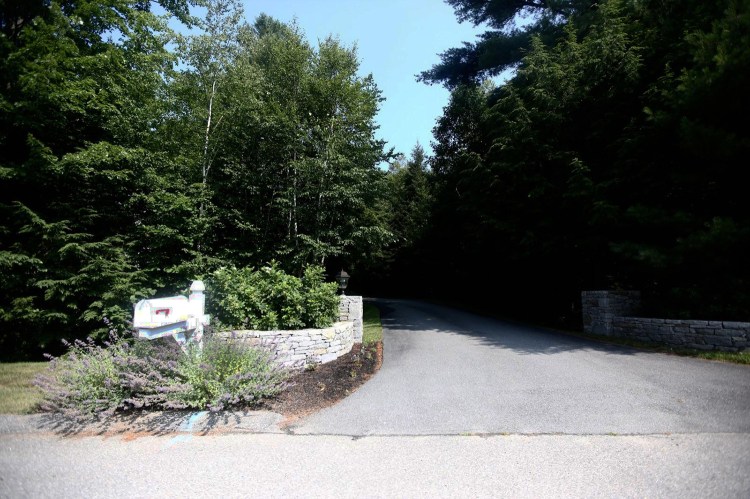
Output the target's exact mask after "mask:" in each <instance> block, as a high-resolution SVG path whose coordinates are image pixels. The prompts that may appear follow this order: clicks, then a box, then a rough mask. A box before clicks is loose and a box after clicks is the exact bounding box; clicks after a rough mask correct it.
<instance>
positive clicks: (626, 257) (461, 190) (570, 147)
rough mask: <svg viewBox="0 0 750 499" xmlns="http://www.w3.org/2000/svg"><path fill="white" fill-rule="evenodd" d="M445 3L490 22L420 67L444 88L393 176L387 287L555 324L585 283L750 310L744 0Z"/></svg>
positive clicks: (666, 306)
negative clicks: (506, 74)
mask: <svg viewBox="0 0 750 499" xmlns="http://www.w3.org/2000/svg"><path fill="white" fill-rule="evenodd" d="M448 3H450V4H451V5H452V6H453V7H454V8H455V11H456V14H457V16H458V19H459V20H462V21H468V22H473V23H477V24H481V25H484V26H487V27H488V28H489V29H488V31H487V32H486V33H485V34H484V35H482V36H481V37H480V38H479V40H478V41H477V42H475V43H468V42H467V43H465V44H464V46H462V47H459V48H455V49H451V50H449V51H447V52H445V53H444V54H442V55H441V62H440V63H439V64H437V65H436V66H434V67H433V68H431V69H428V70H426V71H424V72H423V73H422V74H421V75H419V77H420V79H421V80H423V81H424V82H426V83H428V84H443V85H445V86H446V87H447V88H449V89H450V90H451V98H450V103H449V104H448V106H446V108H445V109H444V113H443V115H442V117H440V118H439V120H438V123H437V124H436V126H435V128H434V138H435V141H434V144H433V146H434V151H435V154H434V157H432V158H430V159H429V161H427V164H428V165H429V167H430V168H429V169H422V171H418V169H415V165H416V164H422V163H423V160H422V158H421V153H420V152H419V151H415V154H414V155H413V159H412V162H411V163H409V164H410V165H411V167H410V168H406V169H405V170H403V171H401V170H399V172H398V174H397V176H399V177H401V179H402V181H401V182H400V184H401V186H400V187H399V189H401V190H400V191H399V190H396V191H393V192H394V194H395V197H394V201H393V203H395V206H396V207H397V209H396V210H395V211H396V213H399V209H405V210H406V212H407V213H411V214H412V215H415V217H414V218H409V216H408V215H407V216H406V218H403V217H402V218H400V221H399V222H397V223H396V224H395V225H394V230H395V232H396V233H397V234H398V235H399V237H400V240H401V244H400V246H399V247H398V248H397V249H396V250H395V251H394V253H393V254H391V255H390V258H389V260H390V261H392V262H393V265H392V269H393V275H390V276H388V278H387V279H386V280H385V281H383V282H382V283H383V285H386V286H387V285H388V284H391V285H393V284H396V285H400V283H405V282H407V281H408V282H410V283H413V285H414V284H415V285H416V286H417V287H414V286H412V288H411V289H409V291H410V292H413V293H416V294H421V295H424V296H431V297H433V298H437V299H447V300H452V301H459V302H466V303H467V304H470V305H473V306H475V307H476V306H478V307H483V308H485V309H486V310H491V311H494V312H496V313H500V314H506V315H510V316H516V317H519V318H524V319H531V320H536V321H543V322H548V323H555V324H563V325H568V326H576V325H577V323H578V321H580V312H579V306H580V292H581V290H583V289H621V288H624V289H639V290H641V291H642V293H643V294H644V298H645V302H646V306H647V309H646V310H645V313H647V314H656V315H655V316H657V317H660V316H661V317H664V316H668V317H675V318H677V317H691V318H695V319H712V318H713V319H725V320H727V319H736V320H750V263H749V262H750V259H748V255H750V204H749V203H750V197H748V195H747V192H746V190H747V189H746V188H747V186H746V184H745V183H744V182H743V181H742V180H741V179H742V178H744V175H743V174H742V172H743V171H746V170H747V164H748V163H747V161H748V158H750V133H748V132H749V131H750V125H749V123H750V122H749V121H748V119H747V112H748V110H750V98H749V95H750V94H748V92H747V89H748V88H750V2H748V1H747V0H728V1H712V2H706V1H701V0H640V1H636V0H610V1H601V2H596V3H594V2H590V1H582V0H540V1H534V2H527V1H511V0H448ZM518 21H521V22H518ZM507 69H512V70H513V77H512V78H511V79H510V80H509V81H507V82H506V83H504V84H502V85H496V84H494V83H493V81H494V80H493V78H495V77H496V76H497V75H499V74H500V73H501V72H502V71H504V70H507ZM423 177H424V178H423ZM425 179H426V180H425ZM423 184H426V185H427V186H428V187H427V188H423V187H422V185H423ZM400 192H410V193H423V194H421V195H420V196H417V197H415V196H413V195H410V196H409V198H408V199H405V198H402V197H401V196H402V194H400ZM418 200H420V201H418ZM404 203H408V204H409V205H410V206H406V205H404ZM423 213H429V218H428V221H427V223H424V221H423V220H422V216H423ZM399 217H401V215H399ZM415 220H418V221H419V223H415ZM391 289H392V288H391Z"/></svg>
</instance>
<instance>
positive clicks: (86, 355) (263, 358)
mask: <svg viewBox="0 0 750 499" xmlns="http://www.w3.org/2000/svg"><path fill="white" fill-rule="evenodd" d="M289 374H290V373H289V371H288V370H286V369H284V368H282V367H280V366H278V365H277V364H276V363H275V362H274V361H273V359H272V358H271V354H270V353H269V352H267V351H266V350H263V349H258V348H253V347H248V346H245V345H241V344H237V343H226V342H223V341H220V340H215V339H213V338H212V337H211V336H207V337H205V339H204V346H203V351H202V352H200V351H199V350H198V349H197V347H195V346H192V345H191V348H189V349H188V352H187V353H183V352H182V351H181V350H180V348H179V346H178V345H177V343H176V342H174V341H173V340H172V339H170V338H163V339H160V340H155V341H137V340H136V341H132V340H127V339H125V338H123V337H121V336H114V335H113V336H112V337H111V339H110V341H109V342H107V344H106V345H105V346H100V345H97V344H96V343H94V342H93V341H89V342H82V341H77V342H76V343H74V344H72V345H70V350H69V352H68V353H67V354H65V355H63V356H62V357H59V358H53V359H52V362H51V363H50V369H49V370H48V371H47V372H46V373H44V374H42V375H40V376H38V377H37V379H36V382H35V384H36V385H37V386H38V387H39V388H41V389H42V392H43V393H44V399H43V401H42V403H41V404H40V408H41V409H42V410H45V411H53V412H64V413H67V414H70V415H73V416H80V415H90V414H96V413H109V414H111V413H114V412H116V411H125V410H131V409H187V408H190V409H211V410H221V409H226V408H228V407H231V406H236V405H245V406H246V405H254V404H257V403H258V402H259V401H261V400H262V399H264V398H268V397H273V396H275V395H277V394H278V393H279V392H281V391H282V390H283V389H285V388H286V386H287V385H286V381H287V379H288V377H289Z"/></svg>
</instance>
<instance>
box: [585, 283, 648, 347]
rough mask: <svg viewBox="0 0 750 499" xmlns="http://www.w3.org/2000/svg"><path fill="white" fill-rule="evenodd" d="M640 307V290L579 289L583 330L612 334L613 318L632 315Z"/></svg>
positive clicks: (591, 332) (606, 334)
mask: <svg viewBox="0 0 750 499" xmlns="http://www.w3.org/2000/svg"><path fill="white" fill-rule="evenodd" d="M640 307H641V292H640V291H581V312H582V314H583V331H584V332H585V333H590V334H602V335H605V336H613V335H614V328H613V319H614V318H615V317H623V316H630V315H634V314H636V313H637V312H638V310H639V309H640Z"/></svg>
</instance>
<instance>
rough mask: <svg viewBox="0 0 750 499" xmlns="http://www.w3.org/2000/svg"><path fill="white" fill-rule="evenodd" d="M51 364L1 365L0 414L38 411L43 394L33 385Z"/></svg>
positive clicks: (23, 363) (18, 363)
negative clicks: (37, 377)
mask: <svg viewBox="0 0 750 499" xmlns="http://www.w3.org/2000/svg"><path fill="white" fill-rule="evenodd" d="M48 365H49V362H12V363H7V364H4V363H0V414H29V413H31V412H34V411H35V410H36V409H37V406H38V404H39V402H41V400H42V392H41V390H39V389H38V388H37V387H35V386H34V385H33V384H32V383H33V381H34V377H35V376H36V375H37V374H39V373H41V372H42V371H44V370H45V369H47V366H48Z"/></svg>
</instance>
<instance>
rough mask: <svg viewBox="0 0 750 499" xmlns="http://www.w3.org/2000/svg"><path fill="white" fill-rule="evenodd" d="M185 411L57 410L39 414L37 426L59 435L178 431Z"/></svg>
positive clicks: (187, 414) (183, 420)
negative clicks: (107, 413) (84, 413)
mask: <svg viewBox="0 0 750 499" xmlns="http://www.w3.org/2000/svg"><path fill="white" fill-rule="evenodd" d="M190 414H191V413H190V412H189V411H172V412H143V411H142V412H133V413H123V414H114V415H111V416H104V415H99V416H86V417H84V416H68V415H65V414H60V413H48V414H41V415H39V417H38V418H37V419H36V422H35V423H36V424H35V427H36V429H37V430H43V431H51V432H53V433H55V434H57V435H60V436H74V435H81V436H83V435H85V436H113V435H124V434H132V433H144V434H149V435H167V434H170V433H175V432H178V431H181V427H182V425H183V424H184V422H185V420H186V418H187V417H188V416H189V415H190Z"/></svg>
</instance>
